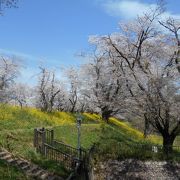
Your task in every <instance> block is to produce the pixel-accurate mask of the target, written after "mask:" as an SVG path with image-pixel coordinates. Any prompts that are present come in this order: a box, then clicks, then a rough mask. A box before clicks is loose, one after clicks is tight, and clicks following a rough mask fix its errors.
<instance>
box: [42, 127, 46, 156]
mask: <svg viewBox="0 0 180 180" xmlns="http://www.w3.org/2000/svg"><path fill="white" fill-rule="evenodd" d="M45 143H46V129H45V128H42V154H43V155H45V145H44V144H45Z"/></svg>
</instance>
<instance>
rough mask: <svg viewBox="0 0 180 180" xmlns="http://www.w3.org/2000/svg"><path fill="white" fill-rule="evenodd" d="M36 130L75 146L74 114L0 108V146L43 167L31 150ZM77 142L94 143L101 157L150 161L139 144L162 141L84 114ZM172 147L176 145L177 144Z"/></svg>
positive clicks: (95, 116)
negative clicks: (49, 133)
mask: <svg viewBox="0 0 180 180" xmlns="http://www.w3.org/2000/svg"><path fill="white" fill-rule="evenodd" d="M37 127H45V128H49V129H54V131H55V138H56V139H57V140H59V141H63V142H64V143H67V144H70V145H72V146H74V147H76V145H77V128H76V114H72V113H67V112H53V113H44V112H41V111H40V110H38V109H35V108H23V109H20V108H19V107H13V106H8V105H3V104H1V105H0V146H3V147H5V148H7V149H8V150H10V151H11V152H13V153H14V154H16V155H18V156H22V157H25V158H27V159H30V160H32V161H35V162H39V163H40V164H41V165H42V166H44V165H45V164H47V163H45V162H44V160H42V157H40V156H39V155H38V154H37V153H36V152H35V149H34V148H33V132H34V131H33V130H34V128H37ZM81 143H82V146H83V147H84V148H86V149H89V148H90V147H91V146H92V145H93V144H94V143H96V145H97V148H96V151H97V153H98V154H100V155H102V157H104V158H107V157H109V158H129V157H137V158H152V157H154V155H152V152H151V149H150V150H149V149H148V151H147V152H146V151H143V152H141V150H142V147H141V145H142V144H145V145H147V147H149V146H148V145H150V147H151V145H152V144H161V143H162V139H161V138H160V137H159V136H155V135H152V136H150V137H149V138H148V139H146V140H145V139H144V137H143V134H142V132H140V131H138V130H136V129H134V128H133V127H131V125H130V124H128V123H126V122H123V121H120V120H117V119H115V118H111V119H110V124H108V125H107V124H105V123H104V122H103V121H102V119H101V117H100V116H99V115H97V114H89V113H84V114H83V122H82V126H81ZM176 144H177V145H179V143H177V142H176ZM138 147H141V148H138ZM144 147H145V146H143V148H144ZM142 154H143V156H142ZM154 158H156V156H155V157H154ZM50 169H53V168H50Z"/></svg>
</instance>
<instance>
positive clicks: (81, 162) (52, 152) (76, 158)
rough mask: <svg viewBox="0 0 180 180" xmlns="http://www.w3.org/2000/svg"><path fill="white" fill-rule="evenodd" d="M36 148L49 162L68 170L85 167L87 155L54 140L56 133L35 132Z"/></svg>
mask: <svg viewBox="0 0 180 180" xmlns="http://www.w3.org/2000/svg"><path fill="white" fill-rule="evenodd" d="M34 147H35V148H36V150H37V152H39V153H41V154H42V155H43V156H44V157H46V158H47V159H49V160H53V161H55V162H57V163H60V164H62V165H63V166H64V167H65V168H66V169H68V170H74V169H75V168H77V166H79V167H85V164H86V160H87V153H86V151H85V150H84V149H77V148H74V147H72V146H70V145H67V144H65V143H63V142H60V141H57V140H55V139H54V131H53V130H48V129H45V128H41V129H38V128H37V129H35V130H34Z"/></svg>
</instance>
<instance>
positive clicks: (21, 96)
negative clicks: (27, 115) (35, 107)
mask: <svg viewBox="0 0 180 180" xmlns="http://www.w3.org/2000/svg"><path fill="white" fill-rule="evenodd" d="M32 98H33V94H32V88H30V87H29V86H28V85H27V84H22V83H15V84H14V85H13V86H12V88H11V96H10V103H12V104H15V105H17V104H18V105H19V106H20V107H21V109H22V108H23V107H24V106H32Z"/></svg>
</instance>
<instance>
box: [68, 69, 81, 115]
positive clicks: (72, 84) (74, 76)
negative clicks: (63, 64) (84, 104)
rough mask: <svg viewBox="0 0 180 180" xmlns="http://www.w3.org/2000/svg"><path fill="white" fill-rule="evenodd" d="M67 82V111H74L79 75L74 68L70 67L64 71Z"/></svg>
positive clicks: (76, 101)
mask: <svg viewBox="0 0 180 180" xmlns="http://www.w3.org/2000/svg"><path fill="white" fill-rule="evenodd" d="M65 74H66V77H67V80H68V84H69V95H68V101H69V111H70V112H75V111H76V107H77V103H78V91H79V77H78V72H77V70H76V69H75V68H73V67H71V68H69V69H67V70H66V72H65Z"/></svg>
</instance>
